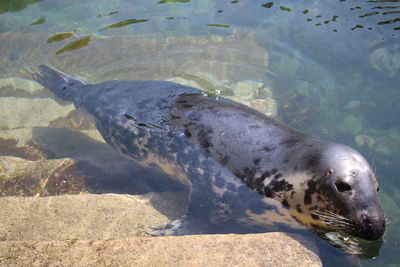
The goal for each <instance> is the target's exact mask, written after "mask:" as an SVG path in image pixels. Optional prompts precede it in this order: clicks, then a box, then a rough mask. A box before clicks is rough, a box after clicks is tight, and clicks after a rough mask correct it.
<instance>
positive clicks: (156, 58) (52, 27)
mask: <svg viewBox="0 0 400 267" xmlns="http://www.w3.org/2000/svg"><path fill="white" fill-rule="evenodd" d="M0 60H1V64H0V81H1V83H0V86H1V89H0V90H1V91H0V97H4V98H7V97H19V98H24V99H44V98H47V97H49V96H51V94H49V93H46V92H43V91H40V90H34V89H32V90H31V91H29V90H28V91H27V90H24V89H25V88H22V87H24V86H25V85H23V84H20V83H21V80H20V79H25V80H31V78H30V77H31V76H30V74H31V73H32V72H33V71H35V70H37V66H38V65H40V64H43V63H46V64H49V65H52V66H55V67H57V68H59V69H62V70H63V71H65V72H68V73H70V74H73V75H77V76H81V77H83V78H84V79H86V80H89V81H90V82H99V81H104V80H109V79H129V80H133V79H161V80H167V79H175V81H177V79H179V81H184V82H186V83H189V84H191V85H194V86H198V87H200V88H202V89H204V90H207V91H209V92H216V90H221V94H222V95H225V96H236V97H237V98H240V99H241V100H242V101H247V102H248V103H253V104H254V105H256V104H257V103H260V100H263V99H264V100H265V99H267V98H270V99H273V100H274V101H275V102H274V103H275V106H274V107H273V108H270V109H269V110H267V111H265V110H263V111H264V112H267V113H268V114H269V115H273V116H276V117H278V118H279V119H280V120H282V121H283V122H285V123H287V124H289V125H291V126H293V127H295V128H297V129H299V130H302V131H305V132H307V133H309V134H311V135H314V136H318V137H321V138H323V139H327V140H332V141H335V142H339V143H344V144H347V145H350V146H352V147H355V148H357V150H359V151H360V152H361V153H362V154H363V155H364V156H365V157H366V158H367V160H368V161H369V162H370V163H371V164H372V165H373V166H374V168H376V174H377V176H378V180H379V183H380V188H381V190H380V196H381V200H382V203H383V207H384V210H385V215H386V217H387V220H388V226H387V232H386V234H385V236H384V238H383V243H382V241H376V242H371V243H368V244H366V245H365V246H366V250H367V253H366V255H365V256H363V257H361V263H362V265H365V266H400V259H399V256H398V253H399V252H400V244H399V240H400V204H399V203H400V193H399V190H400V183H399V181H398V173H399V170H400V169H399V166H400V161H399V158H400V1H395V0H391V1H389V0H388V1H384V0H383V1H365V0H363V1H355V0H354V1H351V0H348V1H345V0H341V1H339V0H338V1H322V0H316V1H312V0H310V1H273V2H267V1H255V0H252V1H251V0H248V1H244V0H239V1H212V0H201V1H194V0H192V1H190V0H187V1H183V0H181V1H177V0H174V1H172V0H166V1H143V0H142V1H140V0H136V1H127V0H107V1H106V0H98V1H84V2H82V1H65V0H64V1H62V0H42V1H41V0H39V1H34V0H31V1H0ZM17 83H18V85H17ZM240 83H245V84H247V85H248V86H247V87H246V88H247V89H248V88H249V87H251V86H250V85H251V84H261V85H262V87H263V89H264V90H263V91H262V92H263V93H262V94H260V93H259V92H256V93H254V92H253V91H251V90H250V89H249V92H247V91H240V88H242V87H241V86H240ZM256 87H257V86H256ZM235 88H236V90H235ZM237 88H239V89H237ZM254 100H258V102H257V101H255V102H254ZM252 101H253V102H252ZM60 104H62V105H65V104H66V103H60ZM0 109H2V107H0ZM12 111H14V110H12ZM1 112H8V113H9V114H11V113H13V114H14V115H15V114H17V115H15V116H18V114H20V113H18V112H11V111H10V110H5V111H4V110H2V111H1ZM68 112H69V111H68ZM62 115H65V114H62ZM60 116H61V115H60ZM2 118H3V117H2ZM19 119H20V122H19V124H15V125H14V124H12V123H10V122H8V123H7V122H6V121H4V122H3V121H0V133H1V134H0V138H3V140H5V139H9V138H10V137H13V133H14V132H10V131H9V130H10V129H11V130H15V134H21V131H22V130H21V131H18V129H25V128H29V127H32V126H47V125H48V123H43V125H42V124H41V123H40V118H39V121H38V122H37V123H32V118H27V119H21V118H19ZM55 119H56V118H49V119H48V121H54V120H55ZM4 120H5V119H4ZM13 120H14V121H15V120H16V119H15V118H14V119H13ZM14 138H15V139H19V140H20V141H21V140H22V139H23V138H26V139H29V137H26V135H23V134H22V135H21V136H18V137H14ZM11 139H12V138H11ZM3 143H4V142H3ZM13 149H14V150H13ZM13 149H9V150H6V149H0V155H15V154H16V152H15V151H16V150H15V148H13ZM10 151H11V152H10ZM21 153H22V152H21ZM21 153H20V154H21ZM17 154H18V153H17ZM26 154H29V153H25V154H24V155H26ZM32 157H33V156H32ZM128 193H129V191H128ZM321 249H322V250H327V252H326V253H325V254H326V255H328V256H327V258H326V259H325V261H326V262H325V263H326V264H327V265H329V263H334V262H339V263H340V260H341V257H342V255H341V254H340V253H337V252H335V251H333V252H329V248H327V247H323V248H321Z"/></svg>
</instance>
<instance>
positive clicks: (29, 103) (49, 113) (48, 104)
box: [0, 97, 74, 129]
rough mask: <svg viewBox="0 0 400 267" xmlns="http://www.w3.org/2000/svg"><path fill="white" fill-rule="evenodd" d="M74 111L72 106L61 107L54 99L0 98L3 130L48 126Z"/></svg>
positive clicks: (0, 118)
mask: <svg viewBox="0 0 400 267" xmlns="http://www.w3.org/2000/svg"><path fill="white" fill-rule="evenodd" d="M72 110H74V106H73V105H72V104H70V105H68V106H60V105H59V104H57V102H55V101H54V100H53V99H50V98H47V99H27V98H17V97H3V98H0V121H1V127H2V128H3V129H17V128H30V127H33V126H47V125H48V124H49V122H50V121H53V120H55V119H57V118H58V117H61V116H65V115H67V114H68V113H69V112H71V111H72Z"/></svg>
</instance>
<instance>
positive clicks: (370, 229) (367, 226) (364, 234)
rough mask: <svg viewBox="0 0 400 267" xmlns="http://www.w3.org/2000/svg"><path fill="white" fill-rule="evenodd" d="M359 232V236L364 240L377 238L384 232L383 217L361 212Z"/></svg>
mask: <svg viewBox="0 0 400 267" xmlns="http://www.w3.org/2000/svg"><path fill="white" fill-rule="evenodd" d="M360 222H361V224H360V226H361V229H360V233H359V236H360V237H361V238H364V239H366V240H377V239H379V238H380V237H381V236H382V235H383V233H384V232H385V228H386V223H385V218H384V217H383V215H382V216H379V215H371V214H370V215H368V214H367V212H363V213H362V214H361V216H360Z"/></svg>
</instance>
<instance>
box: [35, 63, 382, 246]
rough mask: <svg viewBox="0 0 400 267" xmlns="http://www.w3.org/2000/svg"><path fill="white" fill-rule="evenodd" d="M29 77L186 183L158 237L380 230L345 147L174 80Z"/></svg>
mask: <svg viewBox="0 0 400 267" xmlns="http://www.w3.org/2000/svg"><path fill="white" fill-rule="evenodd" d="M34 78H35V79H36V80H37V81H38V82H39V83H41V84H43V85H44V86H46V87H47V88H49V89H50V90H52V91H53V92H54V93H55V94H56V95H58V96H59V97H61V98H64V99H66V100H69V101H72V102H73V103H74V104H75V106H76V107H77V108H79V109H81V110H84V111H86V112H87V113H89V114H90V115H92V117H93V118H94V121H95V124H96V127H97V129H98V130H99V131H100V133H101V134H102V136H103V137H104V139H105V140H106V141H107V143H108V144H110V145H111V146H113V147H114V148H115V149H116V150H118V151H119V152H121V153H122V154H124V155H125V156H127V157H129V158H131V159H133V160H135V161H137V162H138V163H139V164H141V165H143V166H145V167H148V168H152V169H156V170H159V171H160V172H163V173H165V174H167V175H169V176H171V177H174V178H176V179H179V180H180V181H181V182H183V183H185V184H187V185H188V186H189V187H190V189H191V191H190V199H189V207H188V212H187V214H186V216H185V218H183V219H181V220H179V221H177V222H176V223H172V224H170V225H167V226H165V227H164V228H161V229H159V230H158V231H157V233H158V234H187V233H216V232H239V231H242V230H241V229H244V228H243V227H245V228H246V229H247V230H249V229H251V230H249V231H263V230H264V229H266V227H267V226H269V227H270V226H271V225H274V221H275V222H279V223H281V224H289V225H294V224H295V223H294V221H298V222H301V223H302V224H303V225H305V226H307V227H308V228H310V229H312V230H318V231H321V230H324V231H340V232H345V233H349V234H353V235H356V236H359V237H363V238H366V239H377V238H379V237H380V236H382V234H383V232H384V229H385V220H384V216H383V213H382V211H381V207H380V203H379V199H378V195H377V188H378V184H377V182H376V179H375V176H374V174H373V172H372V171H371V168H370V167H369V165H368V163H367V162H366V161H365V159H364V158H363V157H362V156H361V155H360V154H359V153H358V152H356V151H355V150H353V149H351V148H349V147H347V146H344V145H340V144H335V143H329V142H323V141H321V140H319V139H316V138H314V137H310V136H308V135H306V134H304V133H301V132H299V131H296V130H294V129H292V128H290V127H288V126H286V125H283V124H281V123H279V122H277V121H275V120H273V119H272V118H269V117H267V116H265V115H263V114H261V113H259V112H257V111H255V110H252V109H250V108H248V107H245V106H243V105H240V104H237V103H234V102H232V101H229V100H226V99H224V98H221V97H220V98H218V99H216V98H213V97H208V96H206V95H204V94H203V93H202V92H201V91H199V90H197V89H194V88H191V87H186V86H182V85H178V84H175V83H170V82H161V81H108V82H104V83H100V84H96V85H87V84H85V83H83V82H81V81H77V80H75V79H73V78H72V77H70V76H68V75H67V74H64V73H61V72H59V71H57V70H55V69H52V68H50V67H47V66H41V73H35V74H34ZM287 214H290V215H291V216H292V217H291V218H288V217H287V216H286V215H287ZM236 225H240V226H241V227H242V228H240V227H239V228H237V227H235V226H236ZM230 226H232V227H230Z"/></svg>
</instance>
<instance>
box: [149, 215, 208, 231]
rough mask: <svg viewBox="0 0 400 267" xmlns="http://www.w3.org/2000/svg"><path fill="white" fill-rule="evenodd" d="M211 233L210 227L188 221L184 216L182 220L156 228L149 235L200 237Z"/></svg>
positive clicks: (197, 221)
mask: <svg viewBox="0 0 400 267" xmlns="http://www.w3.org/2000/svg"><path fill="white" fill-rule="evenodd" d="M211 233H212V232H211V229H209V225H207V224H206V223H204V222H201V221H199V220H195V219H188V218H187V216H183V217H182V218H180V219H177V220H174V221H172V222H170V223H167V224H164V225H162V226H160V227H157V228H154V229H153V231H151V232H148V234H150V235H152V236H169V235H199V234H211Z"/></svg>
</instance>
